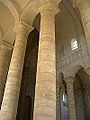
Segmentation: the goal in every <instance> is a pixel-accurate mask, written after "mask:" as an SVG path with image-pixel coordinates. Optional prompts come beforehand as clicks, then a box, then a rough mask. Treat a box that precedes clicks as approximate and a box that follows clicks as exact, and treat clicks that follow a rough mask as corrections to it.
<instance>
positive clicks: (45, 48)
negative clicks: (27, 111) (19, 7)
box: [33, 2, 59, 120]
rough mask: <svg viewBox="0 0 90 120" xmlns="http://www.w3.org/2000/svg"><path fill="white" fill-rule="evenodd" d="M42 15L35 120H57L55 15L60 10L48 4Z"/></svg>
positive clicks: (45, 5) (53, 4)
mask: <svg viewBox="0 0 90 120" xmlns="http://www.w3.org/2000/svg"><path fill="white" fill-rule="evenodd" d="M39 11H40V14H41V24H40V41H39V51H38V63H37V76H36V89H35V104H34V119H33V120H56V59H55V15H56V14H57V13H58V11H59V9H58V7H57V5H56V4H55V3H52V2H47V3H45V4H42V6H40V7H39Z"/></svg>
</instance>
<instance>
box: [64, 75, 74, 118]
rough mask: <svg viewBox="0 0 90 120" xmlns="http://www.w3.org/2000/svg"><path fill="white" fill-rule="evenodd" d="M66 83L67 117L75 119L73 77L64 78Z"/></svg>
mask: <svg viewBox="0 0 90 120" xmlns="http://www.w3.org/2000/svg"><path fill="white" fill-rule="evenodd" d="M65 81H66V84H67V98H68V117H69V120H76V110H75V99H74V90H73V82H74V78H73V77H67V78H65Z"/></svg>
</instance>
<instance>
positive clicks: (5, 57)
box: [0, 41, 12, 106]
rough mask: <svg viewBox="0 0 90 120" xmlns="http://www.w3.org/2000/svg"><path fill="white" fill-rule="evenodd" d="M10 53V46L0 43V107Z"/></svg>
mask: <svg viewBox="0 0 90 120" xmlns="http://www.w3.org/2000/svg"><path fill="white" fill-rule="evenodd" d="M11 53H12V46H11V45H8V44H6V43H5V42H3V41H2V42H1V43H0V106H1V103H2V98H3V91H4V86H5V82H6V77H7V72H8V68H9V63H10V59H11Z"/></svg>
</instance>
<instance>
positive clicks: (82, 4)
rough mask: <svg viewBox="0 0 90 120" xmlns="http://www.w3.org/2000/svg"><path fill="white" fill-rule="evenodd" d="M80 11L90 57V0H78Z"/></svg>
mask: <svg viewBox="0 0 90 120" xmlns="http://www.w3.org/2000/svg"><path fill="white" fill-rule="evenodd" d="M76 4H77V6H78V9H79V11H80V15H81V18H82V23H83V27H84V31H85V36H86V43H87V47H88V52H89V57H90V0H76Z"/></svg>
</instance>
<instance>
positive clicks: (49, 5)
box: [38, 0, 60, 15]
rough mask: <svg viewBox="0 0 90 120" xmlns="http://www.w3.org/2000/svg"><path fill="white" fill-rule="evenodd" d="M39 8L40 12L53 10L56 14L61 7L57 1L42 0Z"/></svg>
mask: <svg viewBox="0 0 90 120" xmlns="http://www.w3.org/2000/svg"><path fill="white" fill-rule="evenodd" d="M38 10H39V12H40V13H43V12H45V11H47V10H48V12H49V11H52V13H53V14H54V15H56V14H57V13H58V12H59V11H60V9H59V8H58V6H57V4H56V3H55V1H51V0H47V1H45V2H42V3H41V4H40V5H39V6H38Z"/></svg>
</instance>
